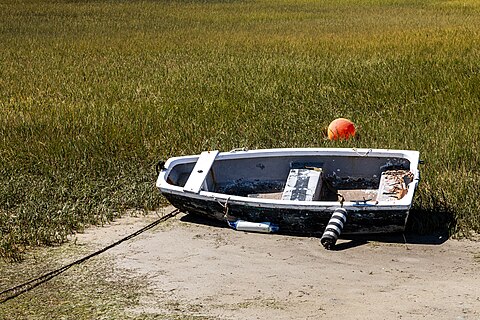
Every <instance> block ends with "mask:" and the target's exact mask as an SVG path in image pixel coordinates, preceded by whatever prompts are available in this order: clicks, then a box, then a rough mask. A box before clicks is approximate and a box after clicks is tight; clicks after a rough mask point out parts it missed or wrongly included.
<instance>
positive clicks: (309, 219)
mask: <svg viewBox="0 0 480 320" xmlns="http://www.w3.org/2000/svg"><path fill="white" fill-rule="evenodd" d="M164 196H165V197H166V199H167V200H168V201H169V202H170V203H171V204H172V205H173V206H174V207H176V208H178V209H180V210H181V211H183V212H187V213H191V214H197V215H201V216H203V217H206V218H209V219H215V220H219V221H224V222H225V226H227V220H232V221H233V220H245V221H251V222H271V223H274V224H276V225H277V226H278V227H279V232H280V233H284V234H292V235H306V236H320V235H321V234H322V233H323V231H324V230H325V227H326V226H327V224H328V221H329V219H330V217H331V215H332V213H333V211H334V210H335V209H336V208H339V207H340V204H338V206H332V207H331V208H330V207H328V208H322V209H317V208H308V207H305V208H291V207H286V206H284V207H282V206H273V205H268V204H267V205H264V206H255V205H249V204H248V203H244V204H242V203H238V202H228V201H225V202H224V203H222V202H219V201H217V200H215V199H208V198H205V199H200V198H191V197H185V196H182V195H175V194H168V193H167V194H164ZM225 203H226V205H225ZM347 212H348V215H347V223H346V224H345V226H344V229H343V232H342V233H346V234H362V233H364V234H371V233H393V232H403V231H404V230H405V223H406V220H407V218H408V212H409V211H408V210H405V209H384V210H381V209H379V208H373V207H372V208H371V209H369V208H368V207H360V208H348V209H347Z"/></svg>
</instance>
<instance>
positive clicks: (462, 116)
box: [0, 0, 480, 259]
mask: <svg viewBox="0 0 480 320" xmlns="http://www.w3.org/2000/svg"><path fill="white" fill-rule="evenodd" d="M479 25H480V1H473V0H466V1H440V0H435V1H433V0H431V1H411V0H410V1H400V0H399V1H395V0H391V1H360V0H345V1H308V0H305V1H293V0H280V1H278V0H276V1H273V0H258V1H227V0H224V1H208V0H205V1H193V0H192V1H113V0H112V1H100V0H99V1H67V0H65V1H61V0H59V1H41V0H25V1H14V0H7V1H3V2H2V4H0V43H1V46H0V111H1V112H0V163H1V165H0V256H2V257H5V258H8V259H18V258H20V257H21V252H22V251H24V250H26V249H28V247H30V246H35V245H44V244H53V243H58V242H62V241H65V239H66V236H67V235H68V234H70V233H71V232H72V231H74V230H78V229H82V228H83V227H85V226H86V225H88V224H98V223H105V222H107V221H109V220H110V219H112V218H114V217H115V216H116V215H118V214H119V213H121V212H122V211H123V210H124V209H128V208H139V209H151V208H155V207H158V206H160V205H162V204H163V203H164V200H163V199H162V197H161V196H160V195H159V194H158V191H157V190H155V187H154V182H155V172H154V164H155V163H156V162H157V161H158V160H159V159H162V158H163V159H165V158H168V157H170V156H174V155H182V154H192V153H198V152H200V151H202V150H205V149H220V150H230V149H232V148H235V147H248V148H251V149H253V148H270V147H314V146H315V147H338V146H341V147H352V146H355V147H368V148H400V149H415V150H419V151H420V152H421V157H422V159H424V160H425V161H426V165H424V166H422V168H421V169H422V181H421V184H420V187H419V190H418V191H419V192H418V196H417V198H416V202H415V207H414V210H413V213H415V215H414V217H413V220H412V221H414V222H415V223H411V225H412V226H411V228H412V230H413V231H418V230H421V231H429V230H432V229H433V228H445V227H447V228H450V231H451V232H452V233H456V234H467V233H469V232H471V231H476V232H479V231H480V211H479V209H478V190H480V183H479V181H480V172H479V168H480V155H479V152H478V151H479V150H480V144H479V141H478V137H480V121H478V119H479V118H480V107H479V106H480V89H479V88H480V46H479V41H480V33H479V31H478V30H479V29H478V26H479ZM336 117H347V118H350V119H352V120H353V121H354V122H356V124H357V125H358V126H359V127H360V132H361V139H360V140H358V141H347V142H330V141H326V140H324V136H323V130H324V128H325V127H326V126H327V125H328V123H329V122H330V121H331V120H333V119H334V118H336ZM450 218H453V220H452V219H450Z"/></svg>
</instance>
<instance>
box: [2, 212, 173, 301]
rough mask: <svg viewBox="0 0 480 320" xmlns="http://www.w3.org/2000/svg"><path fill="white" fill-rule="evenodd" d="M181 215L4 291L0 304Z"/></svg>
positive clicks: (170, 216) (154, 224) (144, 228)
mask: <svg viewBox="0 0 480 320" xmlns="http://www.w3.org/2000/svg"><path fill="white" fill-rule="evenodd" d="M178 213H179V210H178V209H175V210H173V211H172V212H170V213H168V214H166V215H164V216H162V217H160V218H159V219H157V220H156V221H154V222H152V223H150V224H149V225H147V226H145V227H143V228H142V229H140V230H138V231H136V232H134V233H132V234H130V235H128V236H126V237H124V238H122V239H120V240H118V241H117V242H115V243H112V244H110V245H108V246H106V247H104V248H102V249H100V250H98V251H96V252H94V253H91V254H89V255H88V256H85V257H83V258H81V259H78V260H76V261H74V262H71V263H69V264H67V265H65V266H63V267H60V268H58V269H56V270H53V271H50V272H48V273H46V274H44V275H41V276H39V277H37V278H35V279H32V280H29V281H27V282H24V283H22V284H19V285H16V286H14V287H11V288H9V289H6V290H3V291H2V292H0V303H4V302H6V301H8V300H10V299H13V298H16V297H18V296H19V295H21V294H22V293H25V292H28V291H30V290H32V289H34V288H35V287H37V286H39V285H41V284H42V283H45V282H47V281H48V280H51V279H53V278H54V277H56V276H58V275H60V274H62V273H63V272H65V271H67V270H68V269H69V268H70V267H72V266H74V265H77V264H80V263H82V262H85V261H87V260H89V259H90V258H93V257H95V256H98V255H99V254H101V253H103V252H105V251H107V250H109V249H111V248H113V247H115V246H118V245H119V244H121V243H122V242H125V241H127V240H130V239H132V238H134V237H136V236H138V235H139V234H141V233H143V232H145V231H147V230H149V229H151V228H153V227H155V226H156V225H158V224H160V223H161V222H164V221H167V220H168V219H170V218H173V217H174V216H176V215H177V214H178Z"/></svg>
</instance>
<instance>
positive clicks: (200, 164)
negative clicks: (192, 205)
mask: <svg viewBox="0 0 480 320" xmlns="http://www.w3.org/2000/svg"><path fill="white" fill-rule="evenodd" d="M217 155H218V150H215V151H204V152H202V153H201V154H200V156H199V157H198V160H197V163H196V164H195V167H194V168H193V170H192V173H190V176H189V177H188V180H187V182H186V183H185V186H184V187H183V191H187V192H192V193H199V192H200V190H202V187H203V186H204V183H205V179H206V177H207V175H208V172H209V171H210V168H211V167H212V165H213V162H214V161H215V158H216V157H217Z"/></svg>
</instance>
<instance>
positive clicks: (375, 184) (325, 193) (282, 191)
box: [167, 154, 413, 202]
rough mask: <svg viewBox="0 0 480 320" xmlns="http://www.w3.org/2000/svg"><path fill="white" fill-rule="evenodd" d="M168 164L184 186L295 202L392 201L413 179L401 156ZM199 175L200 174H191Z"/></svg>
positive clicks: (171, 179)
mask: <svg viewBox="0 0 480 320" xmlns="http://www.w3.org/2000/svg"><path fill="white" fill-rule="evenodd" d="M202 157H203V154H202V155H200V157H199V159H198V161H192V162H188V163H180V164H177V165H175V166H174V167H173V168H171V170H170V172H169V174H168V177H167V182H168V183H169V184H171V185H174V186H179V187H184V190H187V188H188V190H187V191H192V192H199V191H201V190H203V191H210V192H216V193H223V194H228V195H234V196H243V197H253V198H264V199H277V200H279V199H282V200H296V201H352V202H367V201H394V200H399V199H401V198H402V197H403V196H405V194H406V193H407V190H408V184H409V183H410V182H411V181H412V180H413V173H412V172H411V171H410V162H409V160H407V159H405V158H395V157H388V158H387V157H373V156H369V157H362V156H323V157H319V156H275V157H250V158H242V159H226V158H225V159H222V158H220V159H219V158H217V159H215V156H212V155H210V158H211V159H210V158H209V159H207V156H205V157H204V158H205V159H204V158H202ZM195 174H197V175H201V176H200V177H197V176H195Z"/></svg>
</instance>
